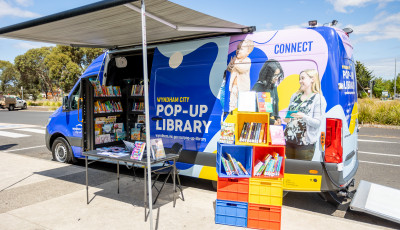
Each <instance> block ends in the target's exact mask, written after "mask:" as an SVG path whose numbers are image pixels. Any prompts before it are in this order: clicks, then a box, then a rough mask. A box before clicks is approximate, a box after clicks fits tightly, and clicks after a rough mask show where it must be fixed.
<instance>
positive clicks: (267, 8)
mask: <svg viewBox="0 0 400 230" xmlns="http://www.w3.org/2000/svg"><path fill="white" fill-rule="evenodd" d="M94 2H97V0H68V1H54V0H0V28H1V27H5V26H9V25H14V24H17V23H20V22H24V21H29V20H32V19H35V18H38V17H43V16H47V15H50V14H54V13H58V12H62V11H65V10H69V9H73V8H76V7H80V6H83V5H87V4H90V3H94ZM172 2H174V3H177V4H180V5H183V6H185V7H188V8H191V9H194V10H197V11H200V12H202V13H205V14H209V15H212V16H214V17H218V18H221V19H225V20H228V21H232V22H235V23H238V24H242V25H246V26H256V28H257V31H270V30H274V31H276V30H282V29H290V28H302V27H303V28H304V27H307V26H308V21H310V20H317V21H318V26H322V25H324V24H325V23H326V24H325V25H327V24H328V23H329V22H331V21H332V20H334V19H335V20H337V21H338V24H337V27H338V28H346V27H350V28H352V29H353V31H354V32H353V33H352V34H350V39H351V40H352V44H353V47H354V59H355V60H356V61H360V62H361V63H363V64H364V65H365V66H366V67H367V68H368V69H369V70H371V71H373V75H374V76H375V77H382V78H383V79H394V76H395V59H397V71H396V73H397V74H398V73H399V72H400V0H312V1H306V0H301V1H294V0H285V1H273V0H247V1H239V0H201V1H199V0H172ZM50 45H52V44H46V43H38V42H29V41H23V40H13V39H6V38H1V37H0V60H6V61H10V62H12V63H14V59H15V57H16V56H18V55H21V54H24V53H25V52H26V51H28V50H29V49H32V48H39V47H42V46H50Z"/></svg>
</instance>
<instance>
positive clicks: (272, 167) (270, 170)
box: [253, 153, 283, 176]
mask: <svg viewBox="0 0 400 230" xmlns="http://www.w3.org/2000/svg"><path fill="white" fill-rule="evenodd" d="M282 161H283V157H281V156H279V154H278V153H273V154H268V155H267V156H265V157H264V159H263V160H261V161H260V160H257V163H256V165H255V166H254V169H253V170H254V173H253V174H254V176H261V175H264V176H279V174H280V169H281V165H282Z"/></svg>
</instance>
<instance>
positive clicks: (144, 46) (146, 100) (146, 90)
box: [141, 0, 153, 230]
mask: <svg viewBox="0 0 400 230" xmlns="http://www.w3.org/2000/svg"><path fill="white" fill-rule="evenodd" d="M141 16H142V17H141V18H142V51H143V79H144V109H145V114H146V151H147V186H148V189H147V191H148V193H149V196H148V198H149V200H148V205H149V217H148V218H149V219H150V229H151V230H152V229H153V197H152V193H151V165H150V157H151V152H150V151H151V147H150V119H149V84H148V81H149V80H148V73H147V40H146V6H145V3H144V0H142V9H141Z"/></svg>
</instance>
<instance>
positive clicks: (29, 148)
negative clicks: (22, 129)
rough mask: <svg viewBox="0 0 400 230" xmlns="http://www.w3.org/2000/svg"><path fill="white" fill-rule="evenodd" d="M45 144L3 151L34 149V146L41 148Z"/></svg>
mask: <svg viewBox="0 0 400 230" xmlns="http://www.w3.org/2000/svg"><path fill="white" fill-rule="evenodd" d="M45 146H46V145H39V146H32V147H28V148H22V149H12V150H6V151H4V152H14V151H20V150H26V149H35V148H41V147H45Z"/></svg>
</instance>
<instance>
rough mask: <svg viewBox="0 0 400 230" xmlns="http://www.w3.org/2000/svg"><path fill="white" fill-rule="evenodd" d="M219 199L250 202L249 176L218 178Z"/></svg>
mask: <svg viewBox="0 0 400 230" xmlns="http://www.w3.org/2000/svg"><path fill="white" fill-rule="evenodd" d="M217 199H218V200H230V201H239V202H248V200H249V178H221V177H219V178H218V187H217Z"/></svg>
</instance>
